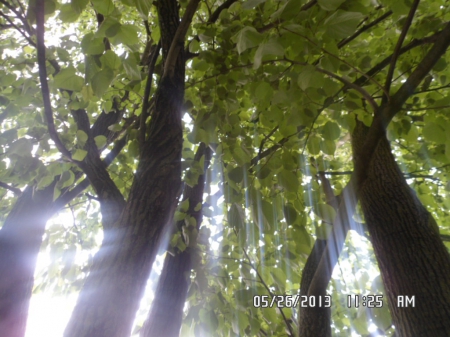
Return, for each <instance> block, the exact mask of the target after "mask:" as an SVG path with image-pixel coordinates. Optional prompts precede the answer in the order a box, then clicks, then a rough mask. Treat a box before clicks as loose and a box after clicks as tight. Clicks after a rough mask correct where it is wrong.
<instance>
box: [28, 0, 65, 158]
mask: <svg viewBox="0 0 450 337" xmlns="http://www.w3.org/2000/svg"><path fill="white" fill-rule="evenodd" d="M44 3H45V1H44V0H36V35H37V47H36V48H37V54H38V65H39V79H40V82H41V92H42V99H43V101H44V113H45V117H46V119H47V127H48V133H49V135H50V138H51V139H52V140H53V142H54V143H55V145H56V148H57V149H58V150H59V151H60V152H61V154H63V155H64V156H66V157H67V158H68V159H69V160H71V161H72V155H71V154H70V152H69V150H67V149H66V147H65V146H64V144H63V143H62V142H61V140H60V139H59V136H58V133H57V131H56V129H55V123H54V121H53V111H52V106H51V103H50V90H49V88H48V82H47V69H46V66H45V61H46V60H45V44H44V30H45V28H44Z"/></svg>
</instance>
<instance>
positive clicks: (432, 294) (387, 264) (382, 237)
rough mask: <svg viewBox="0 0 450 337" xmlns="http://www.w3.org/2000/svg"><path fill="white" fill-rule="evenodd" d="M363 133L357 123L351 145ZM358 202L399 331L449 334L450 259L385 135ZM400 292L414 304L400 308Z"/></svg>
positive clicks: (418, 334) (417, 335) (407, 334)
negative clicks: (398, 302) (413, 298)
mask: <svg viewBox="0 0 450 337" xmlns="http://www.w3.org/2000/svg"><path fill="white" fill-rule="evenodd" d="M366 131H367V128H366V127H364V126H363V125H362V124H361V123H359V125H358V127H357V129H356V132H355V134H354V137H353V140H352V142H353V144H355V145H357V144H361V143H362V142H363V140H364V136H365V134H366ZM355 147H356V148H357V146H354V148H355ZM354 151H355V149H354ZM355 152H356V153H355V155H359V153H358V150H356V151H355ZM360 202H361V206H362V209H363V212H364V216H365V219H366V222H367V225H368V228H369V233H370V237H371V240H372V244H373V248H374V251H375V255H376V257H377V260H378V265H379V268H380V271H381V276H382V278H383V282H384V286H385V290H386V297H385V300H384V305H387V304H388V305H389V309H390V311H391V314H392V318H393V321H394V325H395V328H396V332H397V335H398V336H402V337H410V336H414V337H421V336H433V337H434V336H436V337H440V336H442V337H444V336H450V257H449V254H448V252H447V249H446V248H445V246H444V244H443V243H442V241H441V239H440V237H439V232H438V230H437V227H436V225H435V222H434V220H433V219H432V216H431V215H430V214H429V213H428V211H427V210H426V209H425V208H424V207H423V205H422V204H421V203H420V201H419V200H418V198H417V196H416V195H415V192H414V191H413V190H412V189H411V188H410V187H409V186H408V184H407V183H406V181H405V178H404V177H403V175H402V172H401V171H400V169H399V167H398V165H397V164H396V162H395V159H394V157H393V155H392V153H391V149H390V145H389V143H388V141H387V140H386V138H385V137H384V138H382V139H381V140H380V142H379V144H378V147H377V149H376V152H375V153H374V157H373V160H372V161H371V163H370V166H369V170H368V177H367V179H366V181H365V183H364V184H363V186H362V187H361V190H360ZM433 224H434V225H433ZM398 296H409V297H412V296H415V307H412V306H409V307H406V308H402V307H399V306H398V305H397V297H398ZM386 302H387V303H386Z"/></svg>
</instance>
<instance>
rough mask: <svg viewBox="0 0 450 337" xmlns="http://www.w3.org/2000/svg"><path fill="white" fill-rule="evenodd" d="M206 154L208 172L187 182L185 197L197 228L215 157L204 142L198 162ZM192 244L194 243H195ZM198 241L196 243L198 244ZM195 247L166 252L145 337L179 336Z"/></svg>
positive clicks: (143, 334)
mask: <svg viewBox="0 0 450 337" xmlns="http://www.w3.org/2000/svg"><path fill="white" fill-rule="evenodd" d="M202 156H205V162H204V163H205V164H204V174H202V175H200V176H199V177H198V181H197V185H195V186H194V187H189V186H188V185H185V188H184V190H183V200H189V208H188V210H187V212H186V213H187V214H188V215H189V216H191V217H193V218H194V219H195V220H196V222H197V230H198V229H199V227H200V225H201V223H202V209H201V208H200V209H199V210H197V211H196V210H195V208H196V207H197V205H198V204H199V203H200V204H201V203H202V202H203V191H204V186H205V176H206V170H207V168H208V166H209V162H210V159H211V150H210V149H209V148H207V147H206V146H205V144H203V143H202V144H200V147H199V149H198V150H197V153H196V154H195V160H196V161H197V162H198V161H199V160H200V158H201V157H202ZM183 225H184V220H182V221H179V222H178V223H177V228H178V230H180V229H181V227H182V226H183ZM191 244H192V243H191ZM194 245H195V244H194ZM192 253H193V252H192V248H191V247H188V248H186V249H185V250H184V251H183V252H179V253H177V254H176V255H175V256H172V255H170V254H166V258H165V260H164V266H163V269H162V272H161V276H160V277H159V280H158V286H157V288H156V292H155V298H154V299H153V302H152V307H151V309H150V312H149V316H148V319H147V321H146V323H145V324H144V327H143V328H142V330H141V336H142V337H152V336H165V337H178V336H179V334H180V329H181V323H182V319H183V309H184V303H185V301H186V296H187V292H188V288H189V285H190V284H191V281H190V274H191V269H192V263H191V254H192Z"/></svg>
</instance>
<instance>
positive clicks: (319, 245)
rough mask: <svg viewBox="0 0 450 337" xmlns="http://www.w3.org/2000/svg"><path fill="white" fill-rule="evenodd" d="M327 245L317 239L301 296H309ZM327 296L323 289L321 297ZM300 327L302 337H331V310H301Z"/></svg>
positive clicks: (307, 262)
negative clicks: (309, 290) (310, 287)
mask: <svg viewBox="0 0 450 337" xmlns="http://www.w3.org/2000/svg"><path fill="white" fill-rule="evenodd" d="M326 244H327V241H326V240H321V239H317V240H316V242H315V243H314V247H313V249H312V251H311V254H309V256H308V260H307V261H306V264H305V267H304V268H303V271H302V282H301V284H300V295H307V294H308V289H309V286H310V285H311V281H312V279H313V277H314V274H315V272H316V269H317V265H318V264H319V261H320V258H321V257H322V254H323V253H324V251H325V246H326ZM326 294H327V293H326V289H323V291H322V294H321V295H320V296H325V295H326ZM298 325H299V326H298V328H299V330H298V331H299V336H300V337H329V336H331V309H330V308H326V307H311V308H300V313H299V324H298Z"/></svg>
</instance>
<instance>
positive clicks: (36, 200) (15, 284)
mask: <svg viewBox="0 0 450 337" xmlns="http://www.w3.org/2000/svg"><path fill="white" fill-rule="evenodd" d="M99 119H101V118H99ZM95 134H97V132H96V133H95ZM125 143H126V141H125V138H123V139H121V140H119V141H118V142H117V143H116V145H115V146H114V148H113V150H112V151H111V152H110V153H109V154H108V156H107V157H106V158H105V160H104V163H105V165H106V166H107V165H109V164H110V163H111V162H112V161H113V159H114V158H115V157H116V156H117V154H118V153H119V152H120V151H121V149H122V148H123V147H124V146H125ZM57 180H58V178H56V179H55V182H54V183H52V184H50V185H49V186H47V187H46V188H44V189H42V190H36V189H35V187H34V186H33V185H29V186H28V187H27V188H26V189H25V190H24V192H23V193H22V194H21V195H20V197H19V198H18V199H17V201H16V203H15V204H14V206H13V209H12V210H11V212H10V213H9V214H8V217H7V218H6V221H5V223H4V225H3V227H2V229H1V230H0V336H1V337H23V336H24V334H25V326H26V323H27V316H28V307H29V302H30V297H31V291H32V289H33V282H34V271H35V268H36V260H37V256H38V254H39V250H40V246H41V243H42V236H43V235H44V232H45V225H46V223H47V221H48V220H49V219H50V218H51V217H52V216H53V215H55V214H56V213H57V212H58V211H60V210H61V209H62V208H63V207H64V206H65V205H66V204H67V203H69V202H70V201H71V200H73V199H74V198H75V197H77V196H78V195H79V193H81V192H82V191H83V190H84V189H85V188H86V187H88V186H89V181H88V180H87V179H85V180H83V181H82V182H81V183H79V184H78V185H77V186H76V187H74V188H73V189H72V190H68V189H65V191H62V195H61V196H60V197H59V198H58V199H56V200H55V201H53V193H54V187H55V184H56V181H57Z"/></svg>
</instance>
